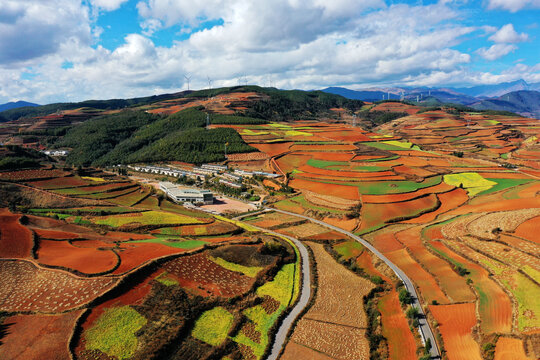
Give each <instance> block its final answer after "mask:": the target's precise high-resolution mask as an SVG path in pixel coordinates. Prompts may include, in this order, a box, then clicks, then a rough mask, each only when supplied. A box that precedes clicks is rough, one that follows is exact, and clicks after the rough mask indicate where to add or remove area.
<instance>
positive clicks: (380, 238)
mask: <svg viewBox="0 0 540 360" xmlns="http://www.w3.org/2000/svg"><path fill="white" fill-rule="evenodd" d="M372 243H373V246H375V248H377V250H379V251H381V252H383V253H387V252H391V251H396V250H401V249H403V244H402V243H400V242H399V241H397V239H396V234H395V232H394V231H392V230H390V228H386V229H384V230H381V231H377V232H376V234H375V236H374V237H373V241H372Z"/></svg>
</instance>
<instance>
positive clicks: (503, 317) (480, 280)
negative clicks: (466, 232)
mask: <svg viewBox="0 0 540 360" xmlns="http://www.w3.org/2000/svg"><path fill="white" fill-rule="evenodd" d="M430 244H431V246H433V247H434V248H435V249H437V250H439V251H441V252H442V253H443V254H445V255H446V256H448V257H450V258H451V259H452V260H454V261H456V262H457V263H458V264H461V266H463V267H464V268H466V269H467V270H469V271H470V272H471V274H470V275H469V276H470V277H471V279H472V280H473V286H474V288H475V290H476V292H477V293H479V294H481V295H482V298H483V299H484V302H483V303H481V306H479V308H478V312H479V315H480V320H481V323H480V325H481V328H482V331H484V333H486V334H490V333H494V332H498V333H508V332H510V331H511V330H512V301H511V300H510V298H509V297H508V295H507V294H506V293H505V292H504V291H503V290H502V289H501V288H500V286H499V285H498V284H497V283H495V281H493V280H492V278H491V276H490V274H489V273H488V272H487V270H486V269H484V268H483V267H481V266H480V265H478V264H476V263H474V262H472V261H469V260H467V259H465V258H463V257H462V256H460V255H457V254H456V253H455V252H453V251H452V250H450V249H449V248H448V247H446V245H444V244H443V243H442V242H440V241H431V242H430Z"/></svg>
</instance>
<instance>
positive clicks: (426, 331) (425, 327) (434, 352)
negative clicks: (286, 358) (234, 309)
mask: <svg viewBox="0 0 540 360" xmlns="http://www.w3.org/2000/svg"><path fill="white" fill-rule="evenodd" d="M271 210H274V211H277V212H280V213H282V214H287V215H291V216H296V217H300V218H303V219H306V220H309V221H312V222H314V223H317V224H319V225H322V226H325V227H327V228H330V229H332V230H335V231H338V232H340V233H342V234H344V235H347V236H349V237H351V238H353V239H354V240H356V241H358V242H359V243H361V244H362V245H364V246H365V247H366V248H368V249H369V250H370V251H371V252H372V253H374V254H375V255H377V256H378V257H379V258H380V259H381V260H382V261H384V262H385V263H386V265H388V266H389V267H390V268H391V269H392V271H394V273H395V274H396V275H397V277H398V278H399V279H400V280H401V281H402V282H403V284H404V285H405V288H406V289H407V291H409V293H411V295H412V297H413V299H414V302H413V304H412V306H413V307H415V308H416V309H418V312H419V313H420V314H422V316H421V317H420V319H419V324H420V326H419V330H420V335H421V336H422V341H423V342H424V343H425V342H426V341H427V339H430V342H431V345H432V346H431V350H430V353H431V358H434V359H440V358H441V354H440V352H439V347H438V346H437V342H436V341H435V336H434V335H433V331H432V330H431V328H430V326H429V323H428V322H427V320H426V316H425V313H424V309H422V306H421V305H420V302H419V301H418V294H417V292H416V288H415V287H414V285H413V282H412V281H411V279H409V277H408V276H407V275H406V274H405V273H404V272H403V271H402V270H401V269H400V268H399V267H397V266H396V265H395V264H394V263H393V262H391V261H390V260H389V259H388V258H387V257H386V256H384V255H383V254H382V253H381V252H380V251H379V250H377V249H375V248H374V247H373V245H371V244H370V243H369V242H367V241H366V240H364V239H362V238H361V237H359V236H357V235H354V234H353V233H350V232H348V231H346V230H343V229H341V228H339V227H337V226H334V225H330V224H327V223H325V222H324V221H320V220H317V219H313V218H311V217H309V216H305V215H299V214H295V213H292V212H288V211H284V210H279V209H274V208H272V209H271ZM265 231H268V230H265ZM281 236H283V235H281ZM295 244H296V242H295ZM273 359H275V358H273Z"/></svg>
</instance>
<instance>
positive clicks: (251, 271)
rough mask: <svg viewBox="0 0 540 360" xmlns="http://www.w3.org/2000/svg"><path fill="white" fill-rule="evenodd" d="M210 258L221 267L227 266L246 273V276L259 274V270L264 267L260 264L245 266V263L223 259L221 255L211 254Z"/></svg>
mask: <svg viewBox="0 0 540 360" xmlns="http://www.w3.org/2000/svg"><path fill="white" fill-rule="evenodd" d="M210 260H212V261H213V262H215V263H216V264H218V265H219V266H221V267H223V268H225V269H227V270H231V271H236V272H239V273H242V274H244V275H246V276H249V277H255V276H257V274H258V273H259V271H261V270H262V269H263V268H262V267H260V266H244V265H240V264H235V263H232V262H229V261H227V260H224V259H222V258H220V257H213V256H210Z"/></svg>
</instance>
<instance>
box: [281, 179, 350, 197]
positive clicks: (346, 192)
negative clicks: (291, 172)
mask: <svg viewBox="0 0 540 360" xmlns="http://www.w3.org/2000/svg"><path fill="white" fill-rule="evenodd" d="M289 185H290V186H291V187H293V188H295V189H303V190H309V191H313V192H316V193H323V194H328V195H332V196H337V197H341V198H344V199H349V200H360V194H359V193H358V188H357V187H355V186H348V185H337V184H324V183H318V182H314V181H309V180H302V179H292V180H291V181H290V182H289Z"/></svg>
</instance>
